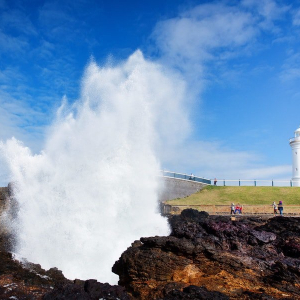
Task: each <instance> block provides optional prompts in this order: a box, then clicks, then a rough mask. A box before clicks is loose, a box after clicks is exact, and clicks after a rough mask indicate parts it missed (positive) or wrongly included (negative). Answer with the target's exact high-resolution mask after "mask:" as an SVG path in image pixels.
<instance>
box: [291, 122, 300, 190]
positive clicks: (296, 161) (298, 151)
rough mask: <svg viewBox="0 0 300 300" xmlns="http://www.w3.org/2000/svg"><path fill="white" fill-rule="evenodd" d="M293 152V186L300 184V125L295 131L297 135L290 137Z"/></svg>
mask: <svg viewBox="0 0 300 300" xmlns="http://www.w3.org/2000/svg"><path fill="white" fill-rule="evenodd" d="M290 146H291V147H292V153H293V178H292V182H293V186H300V126H299V128H298V129H297V130H296V131H295V137H294V138H292V139H290Z"/></svg>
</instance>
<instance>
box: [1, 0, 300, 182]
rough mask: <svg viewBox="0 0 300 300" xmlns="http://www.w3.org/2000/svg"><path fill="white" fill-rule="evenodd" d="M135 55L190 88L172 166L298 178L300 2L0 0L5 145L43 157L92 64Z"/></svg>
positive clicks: (167, 156) (167, 163)
mask: <svg viewBox="0 0 300 300" xmlns="http://www.w3.org/2000/svg"><path fill="white" fill-rule="evenodd" d="M137 49H140V50H141V51H142V52H143V54H144V57H145V58H146V59H147V60H150V61H155V62H156V63H159V64H161V65H163V66H164V67H165V68H168V69H169V70H171V72H174V74H179V76H181V77H182V78H183V79H184V80H185V81H186V85H187V89H188V95H187V98H186V104H185V105H186V107H187V110H188V113H189V121H190V124H191V127H190V128H191V129H190V132H189V133H188V134H187V135H186V137H185V138H184V139H183V140H181V143H178V144H177V145H176V147H175V146H174V147H172V148H170V149H165V152H164V154H163V155H162V167H163V168H165V169H171V170H174V171H177V172H186V173H191V172H193V173H194V174H196V175H198V176H205V177H208V178H213V177H215V176H216V177H218V178H228V179H238V178H245V179H246V178H251V179H252V178H265V179H271V178H287V179H289V178H290V177H291V149H290V146H289V144H288V140H289V138H291V137H292V136H293V132H294V130H295V129H296V128H297V127H298V126H299V125H300V114H299V111H300V109H299V105H300V88H299V87H300V51H299V50H300V1H275V0H244V1H181V0H144V1H133V0H128V1H117V0H110V1H100V0H98V1H91V0H70V1H69V0H64V1H52V0H49V1H42V0H39V1H37V0H36V1H34V0H30V1H29V0H20V1H17V0H0V140H2V141H5V140H7V139H9V138H11V137H12V136H14V137H16V138H17V139H18V140H21V141H23V143H24V144H25V145H26V146H28V147H30V148H31V149H32V151H33V152H34V153H39V151H41V150H42V149H43V143H44V140H45V134H46V131H47V127H48V126H49V125H50V124H51V122H52V121H53V119H54V117H55V112H56V110H57V108H58V107H59V106H60V104H61V101H62V98H63V96H64V95H66V96H67V97H68V100H69V101H70V102H72V101H75V100H76V99H77V98H78V97H79V94H80V82H81V78H82V75H83V73H84V69H85V67H86V66H87V64H88V63H89V61H90V60H91V57H93V59H94V60H95V61H96V62H97V63H98V64H100V65H101V64H104V63H106V62H107V60H109V61H111V63H112V64H114V63H115V64H116V63H118V62H119V61H122V60H126V59H127V58H128V57H129V56H130V55H131V54H132V53H134V52H135V51H136V50H137ZM178 122H180V120H178ZM175 144H176V143H175ZM175 144H174V145H175ZM1 169H2V171H1V172H2V173H1V174H0V177H1V182H2V185H3V184H6V177H5V176H6V175H5V172H4V171H3V168H1Z"/></svg>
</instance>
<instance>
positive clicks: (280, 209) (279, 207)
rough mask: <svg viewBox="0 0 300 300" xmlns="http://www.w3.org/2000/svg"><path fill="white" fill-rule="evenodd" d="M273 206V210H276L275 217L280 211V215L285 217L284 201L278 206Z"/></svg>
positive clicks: (274, 204)
mask: <svg viewBox="0 0 300 300" xmlns="http://www.w3.org/2000/svg"><path fill="white" fill-rule="evenodd" d="M272 206H273V209H274V215H276V214H278V210H279V213H280V215H281V216H282V215H283V203H282V201H279V203H278V204H276V203H275V202H273V204H272Z"/></svg>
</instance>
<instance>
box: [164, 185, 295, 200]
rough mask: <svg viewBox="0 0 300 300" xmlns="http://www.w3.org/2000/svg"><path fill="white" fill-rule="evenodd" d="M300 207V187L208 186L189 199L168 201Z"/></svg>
mask: <svg viewBox="0 0 300 300" xmlns="http://www.w3.org/2000/svg"><path fill="white" fill-rule="evenodd" d="M279 200H282V201H283V203H284V205H300V187H265V186H264V187H258V186H207V187H205V188H204V189H203V190H201V191H199V192H198V193H195V194H192V195H191V196H189V197H185V198H181V199H175V200H170V201H166V203H168V204H171V205H210V204H215V205H227V204H228V205H230V203H231V202H234V203H241V204H244V205H268V204H269V205H270V204H272V203H273V201H275V202H276V203H278V201H279Z"/></svg>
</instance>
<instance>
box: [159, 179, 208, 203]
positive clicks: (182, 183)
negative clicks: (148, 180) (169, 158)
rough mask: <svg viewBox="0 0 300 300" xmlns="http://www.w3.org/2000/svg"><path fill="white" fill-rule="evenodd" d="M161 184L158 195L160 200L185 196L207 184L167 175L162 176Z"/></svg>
mask: <svg viewBox="0 0 300 300" xmlns="http://www.w3.org/2000/svg"><path fill="white" fill-rule="evenodd" d="M162 184H163V187H162V191H161V193H160V195H159V200H160V202H162V201H166V200H173V199H177V198H184V197H187V196H189V195H191V194H194V193H196V192H198V191H200V190H201V189H203V188H204V187H205V186H207V184H205V183H202V182H196V181H192V180H183V179H178V178H169V177H162Z"/></svg>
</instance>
